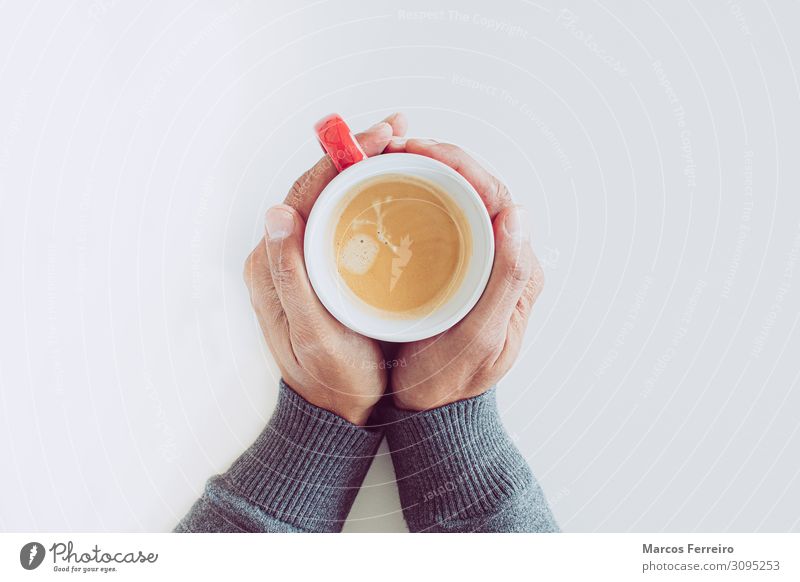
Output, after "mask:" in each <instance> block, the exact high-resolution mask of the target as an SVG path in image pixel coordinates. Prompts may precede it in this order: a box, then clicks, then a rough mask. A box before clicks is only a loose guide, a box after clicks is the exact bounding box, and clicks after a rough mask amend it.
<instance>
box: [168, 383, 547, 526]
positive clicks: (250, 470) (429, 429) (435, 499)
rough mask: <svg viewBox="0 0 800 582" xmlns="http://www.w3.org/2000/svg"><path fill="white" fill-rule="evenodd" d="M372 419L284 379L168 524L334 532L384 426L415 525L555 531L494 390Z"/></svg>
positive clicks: (386, 409) (385, 409)
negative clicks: (261, 421)
mask: <svg viewBox="0 0 800 582" xmlns="http://www.w3.org/2000/svg"><path fill="white" fill-rule="evenodd" d="M375 420H376V421H378V423H379V424H376V425H375V426H374V427H371V428H364V427H359V426H355V425H353V424H350V423H349V422H347V421H346V420H344V419H343V418H341V417H339V416H337V415H335V414H332V413H330V412H328V411H326V410H323V409H321V408H318V407H316V406H314V405H312V404H310V403H308V402H306V401H305V400H304V399H303V398H301V397H300V396H299V395H298V394H297V393H295V392H294V391H293V390H291V388H289V387H288V386H287V385H286V384H284V383H283V382H281V388H280V395H279V398H278V406H277V408H276V410H275V413H274V414H273V416H272V418H271V419H270V421H269V423H268V424H267V427H266V428H265V429H264V432H262V433H261V435H260V436H259V437H258V438H257V439H256V442H255V443H254V444H253V445H252V446H251V447H250V448H249V449H248V450H247V451H246V452H245V453H244V454H243V455H242V456H241V457H239V458H238V459H237V460H236V461H235V462H234V463H233V465H232V466H231V467H230V469H228V471H227V472H225V473H224V474H222V475H217V476H215V477H212V478H211V479H210V480H209V481H208V483H207V485H206V488H205V492H204V493H203V495H202V497H200V499H199V500H197V501H196V502H195V504H194V505H193V506H192V508H191V510H190V511H189V513H188V514H187V515H186V516H185V517H184V518H183V519H182V520H181V521H180V523H179V524H178V525H177V527H176V528H175V531H179V532H242V531H248V532H336V531H340V530H341V529H342V525H343V524H344V521H345V519H346V518H347V514H348V512H349V511H350V507H351V506H352V504H353V500H354V499H355V497H356V493H357V492H358V489H359V487H360V486H361V483H362V481H363V480H364V475H365V474H366V472H367V469H369V466H370V463H371V462H372V457H373V456H374V454H375V451H376V449H377V448H378V445H379V444H380V441H381V438H382V437H383V435H384V434H385V435H386V437H387V440H388V442H389V448H390V450H391V453H392V460H393V462H394V467H395V473H396V474H397V485H398V488H399V490H400V500H401V501H402V504H403V513H404V515H405V518H406V521H407V523H408V527H409V529H410V530H411V531H414V532H423V531H424V532H511V531H516V532H553V531H558V526H557V525H556V522H555V520H554V519H553V515H552V514H551V512H550V508H549V507H548V505H547V501H546V500H545V498H544V495H543V494H542V490H541V488H540V487H539V485H538V484H537V483H536V480H535V479H534V477H533V475H532V474H531V471H530V469H529V468H528V465H527V463H526V462H525V459H524V458H523V457H522V455H520V453H519V451H518V450H517V449H516V447H515V446H514V445H513V443H512V442H511V440H510V439H509V438H508V436H507V435H506V433H505V431H504V430H503V426H502V424H501V422H500V417H499V415H498V412H497V405H496V402H495V390H494V389H492V390H489V391H488V392H486V393H485V394H482V395H481V396H478V397H476V398H470V399H469V400H462V401H459V402H454V403H452V404H448V405H447V406H443V407H441V408H436V409H434V410H429V411H427V412H409V411H405V410H400V409H398V408H396V407H394V406H392V405H391V404H387V405H383V406H381V407H379V408H378V410H377V412H376V415H375Z"/></svg>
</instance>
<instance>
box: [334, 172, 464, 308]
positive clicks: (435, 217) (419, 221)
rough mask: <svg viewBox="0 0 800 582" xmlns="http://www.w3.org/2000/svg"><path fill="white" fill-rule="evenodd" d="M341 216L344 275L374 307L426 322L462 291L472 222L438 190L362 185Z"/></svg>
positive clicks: (399, 181)
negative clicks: (455, 294)
mask: <svg viewBox="0 0 800 582" xmlns="http://www.w3.org/2000/svg"><path fill="white" fill-rule="evenodd" d="M339 211H340V213H339V215H338V221H337V223H336V230H335V234H334V244H335V247H336V248H335V252H336V267H337V271H338V273H339V275H340V277H341V279H342V280H343V281H344V283H345V284H346V285H347V287H348V288H349V289H350V290H351V291H352V292H353V293H354V294H355V295H356V296H357V297H359V298H360V299H361V300H362V301H363V302H364V303H366V304H367V305H370V306H372V307H374V308H376V309H379V310H381V311H382V312H385V313H387V314H389V315H391V316H393V317H420V316H424V315H426V314H427V313H430V312H431V311H433V310H434V309H436V308H437V307H438V306H440V305H442V304H443V303H445V302H446V301H447V299H449V298H450V296H451V295H452V294H453V293H454V292H455V291H456V290H457V289H458V287H459V285H460V283H461V281H462V279H463V277H464V273H465V272H466V270H467V266H468V263H469V258H470V254H471V252H472V241H471V237H470V229H469V223H468V222H467V219H466V217H465V215H464V213H463V211H462V210H461V209H460V208H459V207H458V206H457V205H456V203H455V202H454V201H453V200H452V198H451V197H450V195H449V194H448V193H447V192H446V191H444V190H443V189H442V188H440V187H439V186H437V185H436V184H434V183H432V182H429V181H428V180H424V179H422V178H418V177H412V176H406V175H403V174H385V175H381V176H378V177H376V178H372V179H369V180H366V181H364V182H362V183H360V184H358V185H356V186H355V187H354V188H353V189H352V190H351V191H350V192H348V193H347V195H346V196H345V197H344V199H343V200H342V203H341V204H340V206H339Z"/></svg>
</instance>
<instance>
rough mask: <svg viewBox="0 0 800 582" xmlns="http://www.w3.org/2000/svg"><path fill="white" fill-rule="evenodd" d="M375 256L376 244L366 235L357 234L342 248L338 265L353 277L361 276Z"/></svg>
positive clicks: (369, 266) (367, 269)
mask: <svg viewBox="0 0 800 582" xmlns="http://www.w3.org/2000/svg"><path fill="white" fill-rule="evenodd" d="M377 256H378V242H377V241H376V240H375V239H374V238H372V237H371V236H370V235H368V234H357V235H355V236H353V237H352V238H350V240H348V241H347V242H346V243H345V244H344V245H343V246H342V250H341V252H340V253H339V264H340V265H341V266H342V267H344V268H345V269H346V270H347V271H349V272H350V273H353V274H354V275H363V274H364V273H366V272H367V271H369V270H370V269H371V268H372V265H373V264H374V263H375V258H376V257H377Z"/></svg>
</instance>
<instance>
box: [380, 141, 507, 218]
mask: <svg viewBox="0 0 800 582" xmlns="http://www.w3.org/2000/svg"><path fill="white" fill-rule="evenodd" d="M397 152H406V153H409V154H418V155H421V156H426V157H429V158H433V159H434V160H438V161H440V162H442V163H443V164H446V165H448V166H450V167H451V168H453V169H454V170H455V171H456V172H458V173H459V174H461V175H462V176H464V178H466V180H467V182H469V183H470V184H472V187H473V188H475V190H476V191H477V192H478V194H480V197H481V198H482V199H483V203H484V204H485V205H486V209H487V210H488V211H489V216H491V217H492V219H494V217H495V216H496V215H497V213H498V212H500V211H501V210H503V209H504V208H507V207H509V206H511V205H512V200H511V194H510V193H509V191H508V188H506V186H505V184H503V183H502V182H501V181H500V180H498V179H497V178H496V177H495V176H493V175H492V174H490V173H489V172H487V171H486V170H485V169H484V168H483V166H481V165H480V164H479V163H478V162H476V161H475V159H474V158H473V157H472V156H470V155H469V154H468V153H467V152H465V151H464V150H462V149H461V148H460V147H458V146H455V145H453V144H449V143H439V142H436V141H433V140H431V139H408V140H404V139H392V140H391V141H390V143H389V145H388V146H387V147H386V153H397Z"/></svg>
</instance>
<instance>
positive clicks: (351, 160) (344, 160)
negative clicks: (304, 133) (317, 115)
mask: <svg viewBox="0 0 800 582" xmlns="http://www.w3.org/2000/svg"><path fill="white" fill-rule="evenodd" d="M314 131H315V132H316V133H317V139H318V140H319V143H320V145H322V149H323V150H325V152H326V153H327V154H328V156H330V158H331V161H332V162H333V165H334V166H336V169H337V170H339V171H340V172H341V171H342V170H344V169H346V168H349V167H350V166H352V165H353V164H355V163H357V162H360V161H361V160H365V159H367V154H365V153H364V150H362V149H361V146H360V145H358V142H357V141H356V138H355V137H353V133H352V132H351V131H350V128H349V127H347V124H346V123H345V122H344V119H342V116H341V115H339V114H338V113H333V114H331V115H328V116H327V117H323V118H322V119H320V120H319V121H318V122H317V123H316V124H315V125H314Z"/></svg>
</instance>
